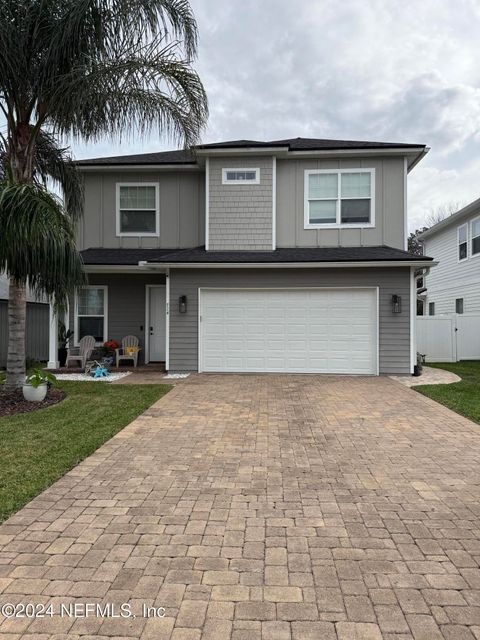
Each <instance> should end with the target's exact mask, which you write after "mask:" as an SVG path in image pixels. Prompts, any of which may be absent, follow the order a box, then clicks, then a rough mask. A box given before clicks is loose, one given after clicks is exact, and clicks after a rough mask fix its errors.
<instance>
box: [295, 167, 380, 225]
mask: <svg viewBox="0 0 480 640" xmlns="http://www.w3.org/2000/svg"><path fill="white" fill-rule="evenodd" d="M325 173H330V174H333V173H336V174H337V175H338V176H341V175H342V173H369V174H370V198H342V197H341V178H340V180H339V181H338V192H337V198H336V201H337V211H336V213H337V222H335V223H333V222H328V223H327V224H322V223H321V222H314V223H312V222H310V206H309V201H310V200H333V198H309V197H308V188H309V177H310V176H311V175H315V174H325ZM304 174H305V175H304V228H305V229H371V228H373V227H374V226H375V169H366V168H365V169H306V170H305V172H304ZM341 200H370V222H340V215H341V212H340V202H341Z"/></svg>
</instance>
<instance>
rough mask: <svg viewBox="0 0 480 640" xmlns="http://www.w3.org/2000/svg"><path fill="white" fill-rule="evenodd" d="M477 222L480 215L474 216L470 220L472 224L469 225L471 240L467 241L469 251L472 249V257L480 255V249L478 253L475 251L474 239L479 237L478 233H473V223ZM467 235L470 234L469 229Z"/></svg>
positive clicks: (479, 220) (479, 219)
mask: <svg viewBox="0 0 480 640" xmlns="http://www.w3.org/2000/svg"><path fill="white" fill-rule="evenodd" d="M475 222H480V216H477V217H476V218H473V220H470V225H468V226H469V227H470V241H469V242H467V252H468V251H470V258H478V257H480V251H479V252H478V253H473V240H474V238H478V235H477V236H474V235H473V224H474V223H475ZM467 235H468V231H467Z"/></svg>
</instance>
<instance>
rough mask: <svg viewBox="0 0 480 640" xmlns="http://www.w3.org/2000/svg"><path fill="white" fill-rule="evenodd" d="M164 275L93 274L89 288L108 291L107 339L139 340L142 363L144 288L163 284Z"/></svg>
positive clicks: (143, 346) (89, 278) (89, 280)
mask: <svg viewBox="0 0 480 640" xmlns="http://www.w3.org/2000/svg"><path fill="white" fill-rule="evenodd" d="M164 283H165V276H164V275H161V274H159V275H155V274H152V275H150V274H148V273H147V274H109V273H105V274H100V273H97V274H90V275H89V277H88V284H92V285H95V284H98V285H106V286H107V287H108V339H111V340H117V342H120V341H121V339H122V338H123V337H125V336H127V335H130V334H131V335H134V336H137V337H138V338H139V339H140V347H141V349H142V351H141V352H140V361H141V362H143V361H144V355H145V351H144V349H145V285H147V284H164ZM74 306H75V305H74V304H73V303H72V304H71V305H70V310H71V313H70V327H71V329H73V313H74Z"/></svg>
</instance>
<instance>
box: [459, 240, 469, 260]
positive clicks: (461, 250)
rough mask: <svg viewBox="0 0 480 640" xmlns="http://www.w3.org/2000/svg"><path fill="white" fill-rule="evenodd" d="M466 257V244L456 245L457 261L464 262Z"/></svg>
mask: <svg viewBox="0 0 480 640" xmlns="http://www.w3.org/2000/svg"><path fill="white" fill-rule="evenodd" d="M466 257H467V243H466V242H462V244H459V245H458V259H459V260H465V258H466Z"/></svg>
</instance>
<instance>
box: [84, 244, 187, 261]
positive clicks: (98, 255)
mask: <svg viewBox="0 0 480 640" xmlns="http://www.w3.org/2000/svg"><path fill="white" fill-rule="evenodd" d="M173 253H178V249H104V248H103V247H98V248H94V249H93V248H92V249H85V250H84V251H81V254H82V258H83V262H84V264H105V265H122V264H126V265H132V264H138V263H139V262H140V261H142V260H146V261H147V262H157V261H158V260H159V259H160V258H162V257H163V256H167V255H169V254H173Z"/></svg>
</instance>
